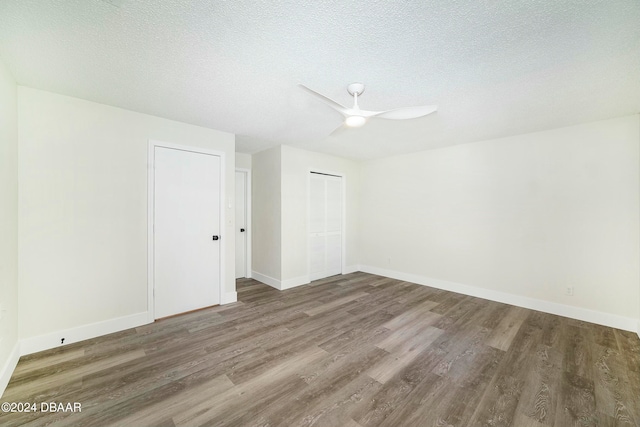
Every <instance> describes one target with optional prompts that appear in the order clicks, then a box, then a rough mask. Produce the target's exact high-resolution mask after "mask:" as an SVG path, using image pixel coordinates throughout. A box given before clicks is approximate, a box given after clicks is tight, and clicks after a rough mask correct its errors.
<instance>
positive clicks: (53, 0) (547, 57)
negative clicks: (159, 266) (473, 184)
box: [0, 0, 640, 159]
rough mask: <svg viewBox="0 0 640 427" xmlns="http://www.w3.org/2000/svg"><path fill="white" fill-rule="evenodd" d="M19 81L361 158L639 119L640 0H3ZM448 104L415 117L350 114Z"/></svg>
mask: <svg viewBox="0 0 640 427" xmlns="http://www.w3.org/2000/svg"><path fill="white" fill-rule="evenodd" d="M0 56H1V57H2V60H3V61H4V62H5V63H6V64H7V65H8V66H9V68H10V69H11V71H12V72H13V74H14V76H15V78H16V80H17V81H18V83H19V84H21V85H25V86H31V87H34V88H39V89H43V90H48V91H52V92H57V93H61V94H65V95H70V96H74V97H79V98H84V99H87V100H91V101H95V102H100V103H104V104H109V105H113V106H117V107H122V108H126V109H130V110H134V111H139V112H143V113H148V114H153V115H157V116H161V117H166V118H170V119H174V120H179V121H182V122H187V123H192V124H196V125H201V126H206V127H209V128H214V129H219V130H223V131H228V132H232V133H235V134H237V135H238V136H237V150H238V151H242V152H247V153H251V152H255V151H259V150H261V149H264V148H267V147H270V146H273V145H278V144H281V143H283V144H289V145H293V146H297V147H300V148H305V149H310V150H315V151H322V152H327V153H332V154H336V155H341V156H346V157H351V158H360V159H366V158H376V157H382V156H387V155H391V154H397V153H406V152H411V151H417V150H423V149H429V148H434V147H441V146H445V145H452V144H459V143H464V142H471V141H477V140H482V139H487V138H494V137H500V136H507V135H513V134H521V133H526V132H532V131H537V130H543V129H550V128H555V127H560V126H566V125H571V124H577V123H581V122H586V121H592V120H598V119H606V118H610V117H616V116H621V115H626V114H634V113H638V112H640V1H639V0H626V1H625V0H603V1H595V0H575V1H567V0H538V1H533V0H531V1H525V0H512V1H488V0H485V1H478V0H460V1H455V2H454V1H451V0H432V1H426V0H422V1H380V0H377V1H376V0H368V1H349V2H345V1H342V0H322V1H318V0H296V1H255V0H254V1H205V0H200V1H193V0H65V1H60V0H2V1H0ZM353 81H361V82H364V83H365V84H366V87H367V88H366V91H365V93H364V95H363V96H362V97H361V98H360V105H361V106H362V108H365V109H369V110H386V109H392V108H398V107H403V106H412V105H422V104H438V105H439V111H438V112H437V113H435V114H432V115H430V116H427V117H423V118H419V119H413V120H408V121H385V120H382V119H377V120H376V119H372V120H370V121H369V123H367V125H366V126H364V127H362V128H360V129H352V130H347V131H342V132H337V133H335V134H333V135H332V136H329V137H327V136H328V135H329V134H330V133H331V132H332V131H333V130H334V129H335V128H336V127H338V126H340V124H341V121H342V119H341V116H340V115H339V114H338V113H336V112H335V111H333V110H331V109H330V108H328V107H327V106H325V105H323V104H322V103H320V102H318V101H317V100H315V99H313V98H312V97H310V96H309V95H308V94H306V93H305V92H303V91H302V90H300V89H299V88H298V87H297V84H298V83H303V84H305V85H306V86H308V87H310V88H312V89H314V90H317V91H319V92H322V93H324V94H326V95H327V96H329V97H331V98H333V99H335V100H336V101H338V102H341V103H343V104H345V105H348V104H349V103H350V102H351V101H350V99H349V95H348V94H347V92H346V85H347V84H349V83H351V82H353Z"/></svg>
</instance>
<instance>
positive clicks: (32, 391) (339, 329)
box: [0, 273, 640, 427]
mask: <svg viewBox="0 0 640 427" xmlns="http://www.w3.org/2000/svg"><path fill="white" fill-rule="evenodd" d="M238 297H239V302H238V303H235V304H231V305H227V306H221V307H214V308H210V309H206V310H202V311H198V312H193V313H189V314H186V315H182V316H177V317H174V318H170V319H165V320H162V321H158V322H156V323H154V324H151V325H146V326H142V327H139V328H135V329H130V330H126V331H123V332H119V333H115V334H111V335H107V336H104V337H100V338H96V339H92V340H88V341H83V342H79V343H74V344H70V345H67V346H64V347H61V348H58V349H53V350H49V351H45V352H41V353H37V354H33V355H30V356H26V357H23V358H21V359H20V362H19V364H18V366H17V368H16V370H15V373H14V374H13V377H12V379H11V382H10V384H9V386H8V388H7V390H6V392H5V394H4V396H3V397H2V399H1V400H2V402H30V403H36V404H37V405H38V406H39V405H41V404H42V402H58V403H63V404H67V403H73V402H78V403H80V404H81V405H82V411H81V412H75V413H72V412H55V413H43V412H38V413H2V414H0V425H3V426H17V425H21V426H22V425H25V426H41V425H56V426H106V425H121V426H146V425H154V426H196V425H198V426H199V425H207V426H264V427H266V426H332V427H359V426H360V427H370V426H392V427H398V426H420V427H425V426H517V427H542V426H558V427H566V426H616V425H631V426H637V425H638V423H639V422H640V340H639V339H638V337H637V335H635V334H633V333H630V332H625V331H620V330H617V329H612V328H606V327H603V326H598V325H594V324H589V323H585V322H580V321H576V320H571V319H567V318H563V317H559V316H553V315H549V314H544V313H540V312H537V311H532V310H526V309H523V308H518V307H513V306H509V305H505V304H500V303H496V302H491V301H487V300H482V299H479V298H473V297H469V296H464V295H460V294H455V293H451V292H446V291H442V290H437V289H433V288H429V287H424V286H420V285H416V284H412V283H407V282H401V281H398V280H393V279H388V278H383V277H379V276H374V275H370V274H365V273H354V274H349V275H345V276H336V277H332V278H328V279H324V280H321V281H317V282H314V283H312V284H311V285H308V286H302V287H298V288H294V289H291V290H287V291H283V292H280V291H277V290H275V289H272V288H270V287H268V286H266V285H263V284H260V283H258V282H256V281H253V280H250V279H245V280H240V281H238Z"/></svg>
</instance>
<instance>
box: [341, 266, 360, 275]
mask: <svg viewBox="0 0 640 427" xmlns="http://www.w3.org/2000/svg"><path fill="white" fill-rule="evenodd" d="M356 271H361V270H360V266H359V265H348V266H346V267H344V268H343V269H342V274H351V273H355V272H356Z"/></svg>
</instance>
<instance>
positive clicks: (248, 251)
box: [234, 168, 253, 279]
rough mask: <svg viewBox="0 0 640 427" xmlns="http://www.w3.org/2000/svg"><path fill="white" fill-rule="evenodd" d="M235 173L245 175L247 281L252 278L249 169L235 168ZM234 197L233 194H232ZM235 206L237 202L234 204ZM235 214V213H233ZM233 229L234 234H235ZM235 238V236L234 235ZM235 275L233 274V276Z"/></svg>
mask: <svg viewBox="0 0 640 427" xmlns="http://www.w3.org/2000/svg"><path fill="white" fill-rule="evenodd" d="M236 172H242V173H244V174H245V181H244V182H245V184H246V186H245V189H244V191H245V199H246V200H245V204H244V208H245V210H246V212H245V215H246V216H245V220H246V221H247V228H246V234H247V235H246V237H245V238H246V239H247V245H246V250H247V253H246V254H245V264H246V265H245V277H246V278H247V279H250V278H251V277H252V274H251V273H252V271H251V232H252V228H253V227H252V224H251V169H246V168H236ZM234 196H235V194H234ZM236 204H237V202H236ZM234 214H235V212H234ZM235 231H236V230H235V229H234V233H235ZM234 237H235V235H234ZM234 275H235V274H234Z"/></svg>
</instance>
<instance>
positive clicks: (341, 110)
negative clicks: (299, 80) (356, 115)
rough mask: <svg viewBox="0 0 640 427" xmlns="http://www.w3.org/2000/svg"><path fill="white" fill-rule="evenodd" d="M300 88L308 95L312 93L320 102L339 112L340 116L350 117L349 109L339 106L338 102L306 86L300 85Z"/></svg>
mask: <svg viewBox="0 0 640 427" xmlns="http://www.w3.org/2000/svg"><path fill="white" fill-rule="evenodd" d="M298 87H300V88H301V89H304V90H306V91H307V92H308V93H310V94H311V95H313V96H315V97H316V98H317V99H318V100H319V101H322V102H324V103H325V104H327V105H328V106H329V107H331V108H333V109H334V110H336V111H337V112H339V113H340V114H342V115H343V116H345V117H346V116H348V115H349V113H348V111H349V109H348V108H345V107H343V106H342V105H340V104H338V103H337V102H336V101H334V100H333V99H331V98H327V97H326V96H324V95H322V94H320V93H318V92H316V91H315V90H312V89H309V88H308V87H306V86H305V85H301V84H299V85H298Z"/></svg>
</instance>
